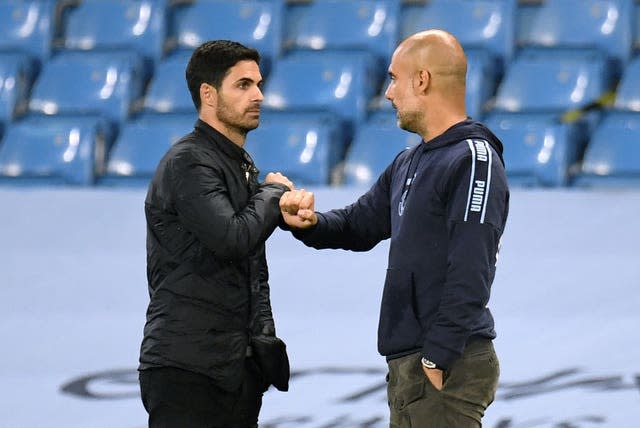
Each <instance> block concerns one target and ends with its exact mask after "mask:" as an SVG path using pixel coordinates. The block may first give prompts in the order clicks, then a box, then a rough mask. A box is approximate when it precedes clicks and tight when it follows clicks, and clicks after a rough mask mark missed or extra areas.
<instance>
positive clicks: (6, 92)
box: [0, 53, 36, 135]
mask: <svg viewBox="0 0 640 428" xmlns="http://www.w3.org/2000/svg"><path fill="white" fill-rule="evenodd" d="M35 74H36V65H35V63H34V60H33V59H32V58H31V57H29V56H28V55H27V54H23V53H0V135H1V134H2V127H3V126H4V125H6V124H7V123H8V122H11V121H12V120H14V119H16V118H17V117H19V116H21V115H22V114H23V113H24V112H25V111H26V109H27V103H28V100H29V91H30V89H31V85H32V83H33V80H34V78H35Z"/></svg>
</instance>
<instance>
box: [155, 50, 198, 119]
mask: <svg viewBox="0 0 640 428" xmlns="http://www.w3.org/2000/svg"><path fill="white" fill-rule="evenodd" d="M190 57H191V52H187V51H185V52H179V53H174V54H173V55H171V56H169V57H167V58H165V59H163V60H162V61H160V63H158V66H157V67H156V72H155V73H154V75H153V77H152V78H151V81H150V82H149V87H148V88H147V92H146V94H145V96H144V102H143V110H144V111H147V112H156V113H191V114H194V113H195V107H194V105H193V101H192V100H191V95H190V93H189V88H188V87H187V82H186V80H185V74H184V73H185V69H186V67H187V64H188V63H189V58H190Z"/></svg>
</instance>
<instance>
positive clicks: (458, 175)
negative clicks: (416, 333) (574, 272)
mask: <svg viewBox="0 0 640 428" xmlns="http://www.w3.org/2000/svg"><path fill="white" fill-rule="evenodd" d="M446 191H447V193H448V205H447V214H446V215H447V233H448V239H449V241H448V242H449V244H448V255H447V273H446V282H445V285H444V289H443V293H442V297H441V301H440V304H439V307H438V312H437V314H436V319H435V322H434V323H433V325H432V327H431V328H430V329H429V330H428V331H427V332H426V337H425V342H424V345H423V355H424V356H425V357H426V358H427V359H429V360H431V361H433V362H435V363H436V364H437V365H438V366H440V367H443V368H448V367H449V366H450V365H451V364H452V363H453V362H454V361H455V360H456V359H457V358H458V357H459V356H460V355H461V354H462V352H463V351H464V347H465V344H466V342H467V340H468V338H469V336H470V335H471V332H472V331H474V328H475V327H476V325H478V324H480V322H481V321H482V320H483V317H487V316H491V315H490V313H489V311H488V309H487V308H486V305H487V303H488V302H489V295H490V288H491V283H492V282H493V277H494V274H495V264H496V260H497V253H498V249H499V243H500V237H501V235H502V231H503V228H504V225H505V222H506V217H507V209H508V208H507V207H508V199H509V192H508V188H507V182H506V177H505V173H504V167H503V165H502V162H501V161H500V159H499V157H498V155H497V152H495V151H494V150H493V149H492V147H491V146H490V145H489V144H488V143H487V142H486V141H483V140H473V141H471V140H469V151H468V152H467V155H466V156H464V157H462V158H461V159H460V160H459V161H458V162H456V163H455V164H454V165H452V168H451V174H450V176H449V180H448V184H447V190H446Z"/></svg>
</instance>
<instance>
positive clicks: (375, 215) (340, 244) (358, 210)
mask: <svg viewBox="0 0 640 428" xmlns="http://www.w3.org/2000/svg"><path fill="white" fill-rule="evenodd" d="M391 170H392V165H390V166H389V167H388V168H387V169H386V170H385V172H383V173H382V175H381V176H380V177H379V178H378V180H377V181H376V182H375V183H374V184H373V186H372V187H371V189H369V191H367V192H366V193H365V194H364V195H362V196H360V198H358V200H357V201H356V202H354V203H353V204H351V205H349V206H347V207H345V208H342V209H335V210H331V211H328V212H325V213H318V223H317V224H316V225H315V226H314V227H313V228H310V229H306V230H298V231H293V235H294V236H295V237H296V238H297V239H299V240H301V241H302V242H304V244H305V245H307V246H309V247H313V248H316V249H323V248H333V249H343V250H351V251H368V250H370V249H372V248H373V247H375V246H376V245H377V244H378V243H379V242H380V241H383V240H385V239H387V238H389V237H390V236H391V218H390V211H389V206H390V202H389V201H390V197H389V185H390V184H389V183H390V180H391V178H390V176H391Z"/></svg>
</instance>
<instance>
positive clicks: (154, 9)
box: [56, 0, 168, 75]
mask: <svg viewBox="0 0 640 428" xmlns="http://www.w3.org/2000/svg"><path fill="white" fill-rule="evenodd" d="M167 10H168V8H167V0H109V1H106V0H83V1H81V2H75V3H71V4H70V5H69V6H68V7H67V8H65V9H64V12H63V14H62V16H63V19H64V25H62V26H61V27H62V28H61V35H60V36H59V37H58V39H57V40H56V48H57V49H64V50H81V51H117V52H123V51H133V52H136V53H138V54H140V55H142V56H143V57H144V59H145V64H146V67H147V73H148V74H149V75H150V74H151V73H152V72H153V67H154V66H155V64H157V62H158V61H159V60H160V59H161V58H162V56H163V54H164V44H165V40H166V37H167V31H168V23H167V16H166V15H167Z"/></svg>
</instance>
